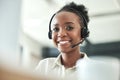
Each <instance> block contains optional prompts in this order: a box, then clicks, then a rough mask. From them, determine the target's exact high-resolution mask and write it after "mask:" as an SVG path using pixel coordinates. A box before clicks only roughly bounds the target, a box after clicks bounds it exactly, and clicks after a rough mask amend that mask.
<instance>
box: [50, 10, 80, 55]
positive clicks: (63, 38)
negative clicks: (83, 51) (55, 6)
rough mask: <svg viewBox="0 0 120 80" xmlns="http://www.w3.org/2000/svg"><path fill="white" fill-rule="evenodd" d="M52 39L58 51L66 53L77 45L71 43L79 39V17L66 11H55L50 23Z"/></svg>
mask: <svg viewBox="0 0 120 80" xmlns="http://www.w3.org/2000/svg"><path fill="white" fill-rule="evenodd" d="M51 30H52V40H53V43H54V44H55V46H56V47H57V48H58V50H59V51H60V52H63V53H67V52H69V51H72V50H74V49H75V48H78V46H77V47H74V48H71V46H72V45H74V44H76V43H78V42H80V40H81V26H80V19H79V17H78V16H77V15H76V14H74V13H72V12H67V11H62V12H59V13H57V14H56V15H55V16H54V18H53V20H52V23H51Z"/></svg>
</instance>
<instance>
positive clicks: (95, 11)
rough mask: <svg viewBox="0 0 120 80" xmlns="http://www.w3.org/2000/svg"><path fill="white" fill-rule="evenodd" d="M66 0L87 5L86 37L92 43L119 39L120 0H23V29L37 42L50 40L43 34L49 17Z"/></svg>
mask: <svg viewBox="0 0 120 80" xmlns="http://www.w3.org/2000/svg"><path fill="white" fill-rule="evenodd" d="M70 1H74V2H76V3H77V4H84V5H85V6H86V7H87V8H88V10H89V15H90V23H89V29H90V36H89V38H88V39H89V40H90V41H91V42H92V43H105V42H115V41H120V31H119V30H120V0H64V1H62V0H43V1H39V0H23V6H22V27H23V31H24V33H26V34H27V35H29V36H30V37H32V38H33V39H35V40H37V41H39V42H40V43H44V44H47V45H48V44H51V42H50V40H49V39H48V37H47V32H48V25H49V20H50V17H51V16H52V14H54V13H55V12H56V11H57V10H58V9H59V8H60V7H61V6H63V5H64V4H66V3H67V2H70ZM41 5H43V6H41Z"/></svg>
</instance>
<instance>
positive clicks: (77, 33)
mask: <svg viewBox="0 0 120 80" xmlns="http://www.w3.org/2000/svg"><path fill="white" fill-rule="evenodd" d="M87 13H88V12H87V10H86V8H85V7H84V6H83V5H76V4H75V3H73V2H72V3H69V4H67V5H65V6H64V7H62V8H61V9H60V10H59V11H58V12H56V13H55V14H54V15H53V16H52V18H51V20H50V25H49V33H48V36H49V38H50V39H52V40H53V43H54V45H55V46H56V48H57V49H58V50H59V52H60V55H59V56H58V57H57V58H47V59H44V60H41V61H40V63H39V65H38V66H37V69H36V70H37V71H40V72H41V74H44V75H49V74H55V75H56V76H61V77H64V76H67V75H68V76H72V75H73V74H74V73H76V67H77V65H76V63H77V61H78V60H82V59H83V60H86V59H87V56H86V54H85V53H83V52H81V51H80V46H78V45H79V44H81V43H82V42H83V41H84V39H85V38H86V37H88V35H89V31H88V28H87V24H88V22H89V17H88V14H87Z"/></svg>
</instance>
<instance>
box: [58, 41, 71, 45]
mask: <svg viewBox="0 0 120 80" xmlns="http://www.w3.org/2000/svg"><path fill="white" fill-rule="evenodd" d="M67 44H70V41H58V45H67Z"/></svg>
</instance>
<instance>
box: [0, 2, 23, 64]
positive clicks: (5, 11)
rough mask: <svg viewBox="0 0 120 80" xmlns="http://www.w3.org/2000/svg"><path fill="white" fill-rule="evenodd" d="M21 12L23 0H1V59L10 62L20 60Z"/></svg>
mask: <svg viewBox="0 0 120 80" xmlns="http://www.w3.org/2000/svg"><path fill="white" fill-rule="evenodd" d="M20 13H21V0H0V59H4V60H6V61H9V62H10V61H11V62H16V63H18V61H19V54H18V53H17V49H18V38H19V30H20V16H21V15H20ZM14 64H15V63H14Z"/></svg>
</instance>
